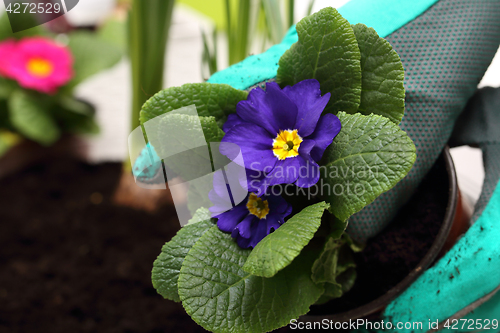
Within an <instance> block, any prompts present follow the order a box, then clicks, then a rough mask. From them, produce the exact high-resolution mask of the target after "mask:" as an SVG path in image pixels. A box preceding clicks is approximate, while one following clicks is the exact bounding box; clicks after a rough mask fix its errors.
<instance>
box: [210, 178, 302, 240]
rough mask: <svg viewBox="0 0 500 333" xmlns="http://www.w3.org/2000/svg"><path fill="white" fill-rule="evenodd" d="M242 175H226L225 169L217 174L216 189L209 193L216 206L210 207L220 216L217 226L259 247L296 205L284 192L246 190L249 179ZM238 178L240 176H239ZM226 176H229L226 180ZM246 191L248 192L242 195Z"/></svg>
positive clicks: (215, 215)
mask: <svg viewBox="0 0 500 333" xmlns="http://www.w3.org/2000/svg"><path fill="white" fill-rule="evenodd" d="M239 176H241V175H235V174H231V173H230V172H229V173H228V174H226V175H225V176H224V174H223V173H222V172H221V171H217V172H215V174H214V185H213V189H212V190H211V191H210V192H209V194H208V197H209V199H210V201H212V203H213V206H212V207H210V209H209V210H210V212H211V213H212V217H214V218H217V219H218V221H217V226H218V227H219V229H220V230H221V231H224V232H230V233H231V236H232V237H233V238H236V242H237V243H238V245H239V246H240V247H241V248H249V247H255V246H256V245H257V244H258V243H259V242H260V241H261V240H262V239H263V238H264V237H266V236H267V235H268V234H269V233H271V232H272V231H274V230H276V229H278V228H279V227H280V226H281V225H282V224H283V223H285V217H287V216H288V215H290V214H291V213H292V206H291V205H290V204H289V203H287V202H286V201H285V199H283V198H282V197H281V196H277V195H273V194H270V195H266V194H264V195H262V196H261V197H259V196H257V195H256V194H255V193H253V192H246V190H247V189H246V188H244V187H247V186H248V188H249V189H251V186H250V185H247V184H245V183H246V182H247V178H246V176H245V177H244V180H243V181H242V179H240V178H241V177H239ZM235 178H238V179H235ZM225 179H232V180H233V181H231V180H229V183H230V184H231V186H230V185H229V184H226V180H225ZM242 191H245V192H246V196H245V197H244V198H243V200H241V202H240V200H238V199H239V198H240V199H241V198H242V196H241V193H242Z"/></svg>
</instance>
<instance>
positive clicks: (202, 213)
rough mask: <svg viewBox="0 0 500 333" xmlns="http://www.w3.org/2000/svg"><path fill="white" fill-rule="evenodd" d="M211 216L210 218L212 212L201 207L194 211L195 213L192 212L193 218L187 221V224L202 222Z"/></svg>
mask: <svg viewBox="0 0 500 333" xmlns="http://www.w3.org/2000/svg"><path fill="white" fill-rule="evenodd" d="M211 218H212V213H210V211H209V210H208V208H205V207H201V208H198V209H197V210H196V211H195V213H194V214H193V218H192V219H190V220H189V221H188V224H195V223H198V222H203V221H206V220H210V219H211Z"/></svg>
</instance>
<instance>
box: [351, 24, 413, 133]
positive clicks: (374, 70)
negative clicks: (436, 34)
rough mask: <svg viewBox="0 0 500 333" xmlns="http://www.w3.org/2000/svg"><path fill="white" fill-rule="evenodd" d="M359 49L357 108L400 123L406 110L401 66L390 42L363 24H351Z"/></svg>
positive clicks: (361, 111)
mask: <svg viewBox="0 0 500 333" xmlns="http://www.w3.org/2000/svg"><path fill="white" fill-rule="evenodd" d="M352 28H353V30H354V34H355V35H356V39H357V40H358V45H359V50H360V51H361V71H362V88H361V104H360V105H359V109H358V112H360V113H362V114H364V115H369V114H371V113H374V114H378V115H381V116H384V117H387V118H389V119H390V120H392V121H393V122H394V123H395V124H399V123H400V122H401V119H402V118H403V115H404V111H405V88H404V69H403V64H402V63H401V59H400V58H399V56H398V54H397V53H396V51H394V50H393V49H392V46H391V44H389V42H388V41H386V40H385V39H383V38H381V37H379V36H378V35H377V33H376V32H375V30H374V29H373V28H368V27H367V26H366V25H364V24H361V23H360V24H356V25H354V26H353V27H352Z"/></svg>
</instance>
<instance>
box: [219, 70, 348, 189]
mask: <svg viewBox="0 0 500 333" xmlns="http://www.w3.org/2000/svg"><path fill="white" fill-rule="evenodd" d="M329 100H330V93H327V94H325V95H323V96H321V91H320V86H319V82H318V81H317V80H314V79H312V80H304V81H301V82H299V83H297V84H295V85H294V86H287V87H285V88H283V90H282V89H280V87H279V86H278V84H277V83H275V82H270V83H267V84H266V90H265V91H264V90H263V89H261V88H256V89H253V90H252V91H250V93H249V95H248V99H247V100H246V101H241V102H239V103H238V105H237V106H236V114H232V115H230V116H229V117H228V120H227V122H226V123H225V124H224V127H223V130H224V132H226V135H225V136H224V138H223V139H222V142H230V143H234V144H236V145H237V146H239V148H240V149H241V154H242V156H243V160H244V166H245V167H246V168H247V169H252V170H256V171H260V172H263V173H264V174H265V177H264V178H263V180H262V183H261V185H260V188H259V191H258V193H259V194H261V193H265V191H266V189H267V187H268V186H273V185H278V184H295V185H297V186H299V187H304V188H308V187H311V186H313V185H314V184H316V183H317V182H318V180H319V166H318V164H317V162H319V160H320V159H321V157H322V156H323V153H324V152H325V149H326V148H327V147H328V146H329V145H330V144H331V143H332V141H333V139H334V138H335V136H337V134H338V133H339V132H340V129H341V124H340V120H339V119H338V118H337V116H335V115H333V114H325V115H323V116H321V113H322V112H323V110H324V108H325V107H326V105H327V103H328V101H329ZM220 151H221V153H222V154H223V155H226V156H227V157H229V158H230V159H231V158H232V157H234V156H233V155H235V152H234V149H230V148H227V149H226V146H225V145H221V146H220ZM238 153H239V151H238Z"/></svg>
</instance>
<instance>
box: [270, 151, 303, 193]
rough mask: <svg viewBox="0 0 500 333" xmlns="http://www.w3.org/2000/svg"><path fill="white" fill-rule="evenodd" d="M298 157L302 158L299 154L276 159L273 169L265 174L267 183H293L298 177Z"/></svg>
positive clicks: (271, 184)
mask: <svg viewBox="0 0 500 333" xmlns="http://www.w3.org/2000/svg"><path fill="white" fill-rule="evenodd" d="M299 149H300V148H299ZM299 159H302V157H301V156H300V155H299V156H296V157H292V158H287V159H284V160H278V161H277V162H276V165H275V166H274V169H273V171H271V172H270V173H269V174H268V175H267V176H266V180H267V181H268V182H269V185H270V186H273V185H278V184H293V183H295V181H296V180H297V178H298V177H299V167H300V162H299Z"/></svg>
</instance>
